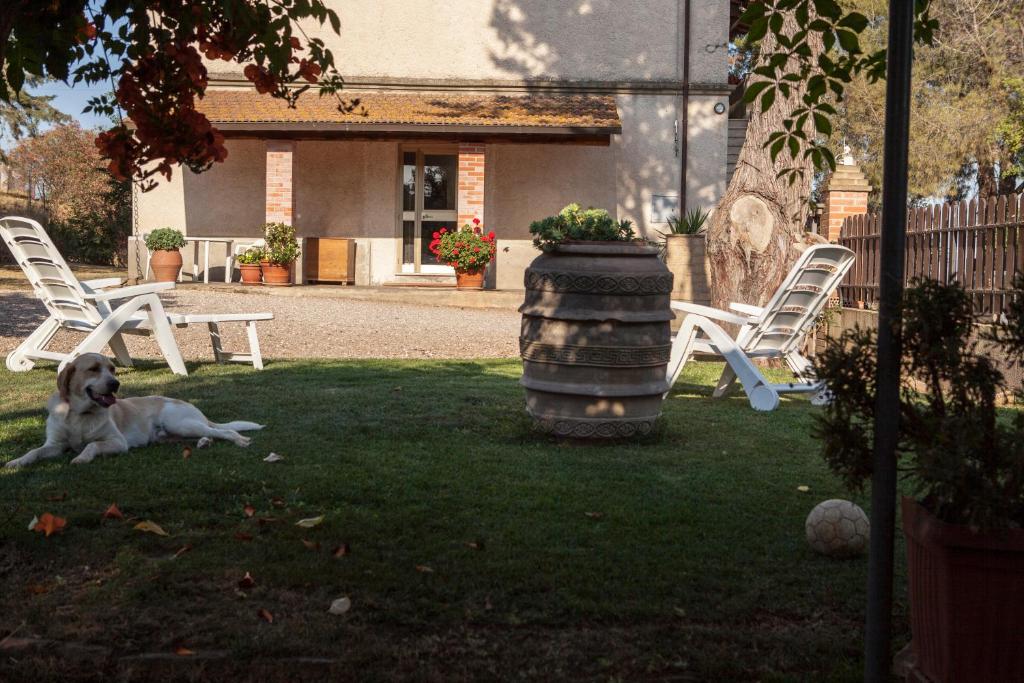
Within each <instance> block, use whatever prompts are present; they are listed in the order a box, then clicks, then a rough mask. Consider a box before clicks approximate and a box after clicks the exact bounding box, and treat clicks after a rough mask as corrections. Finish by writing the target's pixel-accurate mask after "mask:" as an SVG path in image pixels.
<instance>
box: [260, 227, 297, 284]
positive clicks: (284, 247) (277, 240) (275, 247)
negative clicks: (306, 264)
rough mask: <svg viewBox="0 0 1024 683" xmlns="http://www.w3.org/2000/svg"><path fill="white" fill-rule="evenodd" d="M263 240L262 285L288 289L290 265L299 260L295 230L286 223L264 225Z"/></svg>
mask: <svg viewBox="0 0 1024 683" xmlns="http://www.w3.org/2000/svg"><path fill="white" fill-rule="evenodd" d="M263 234H264V239H265V241H266V243H267V246H266V248H265V249H264V250H263V260H262V261H261V262H260V265H261V266H262V268H263V284H265V285H273V286H277V287H290V286H291V284H292V264H294V263H295V261H296V260H298V258H299V253H300V252H299V241H298V240H297V239H296V238H295V228H293V227H292V226H290V225H288V224H286V223H266V224H264V226H263Z"/></svg>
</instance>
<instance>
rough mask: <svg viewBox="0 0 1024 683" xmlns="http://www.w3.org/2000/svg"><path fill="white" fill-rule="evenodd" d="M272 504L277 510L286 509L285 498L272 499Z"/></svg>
mask: <svg viewBox="0 0 1024 683" xmlns="http://www.w3.org/2000/svg"><path fill="white" fill-rule="evenodd" d="M270 504H271V505H273V506H274V507H276V508H283V507H284V498H278V497H276V496H275V497H274V498H271V499H270Z"/></svg>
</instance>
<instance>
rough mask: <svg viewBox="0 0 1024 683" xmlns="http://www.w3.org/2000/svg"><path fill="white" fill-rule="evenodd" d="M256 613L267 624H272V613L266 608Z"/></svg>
mask: <svg viewBox="0 0 1024 683" xmlns="http://www.w3.org/2000/svg"><path fill="white" fill-rule="evenodd" d="M258 614H259V616H260V619H262V620H263V621H265V622H267V623H268V624H273V623H274V615H273V614H271V613H270V612H268V611H267V610H265V609H261V610H260V611H259V612H258Z"/></svg>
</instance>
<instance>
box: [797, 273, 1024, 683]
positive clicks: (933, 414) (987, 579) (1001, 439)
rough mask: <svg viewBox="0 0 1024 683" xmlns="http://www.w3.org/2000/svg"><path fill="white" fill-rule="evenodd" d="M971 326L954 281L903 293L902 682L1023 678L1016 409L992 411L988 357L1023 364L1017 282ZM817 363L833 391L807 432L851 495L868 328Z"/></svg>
mask: <svg viewBox="0 0 1024 683" xmlns="http://www.w3.org/2000/svg"><path fill="white" fill-rule="evenodd" d="M975 323H976V319H975V317H974V315H973V311H972V307H971V297H970V295H968V294H967V293H966V292H964V290H963V289H961V288H960V287H959V285H956V284H951V285H943V284H939V283H937V282H934V281H931V280H921V281H916V282H915V283H913V287H912V288H910V289H908V290H907V292H906V296H905V299H904V302H903V328H902V339H903V360H902V366H903V367H902V370H903V375H902V376H903V387H902V391H901V398H900V422H899V449H898V463H897V466H898V467H899V469H900V471H902V473H903V477H904V482H905V485H904V490H906V491H907V492H908V495H907V496H906V497H905V498H904V499H903V502H902V506H901V507H902V516H903V531H904V535H905V536H906V541H907V567H908V571H909V575H910V576H909V579H910V581H909V583H910V624H911V630H912V636H913V651H914V652H913V654H914V656H913V660H914V663H913V666H914V668H915V669H916V671H915V673H916V674H919V675H918V678H915V680H918V679H920V680H932V681H1009V680H1019V677H1020V675H1021V672H1024V647H1022V645H1024V636H1022V634H1024V609H1022V608H1021V605H1022V604H1024V413H1022V412H1021V411H1019V410H1014V409H1012V408H1000V405H999V398H1000V397H1001V396H1005V395H1006V380H1005V378H1004V376H1003V374H1002V372H1001V371H1000V369H999V368H998V367H997V364H996V361H995V360H994V358H993V356H994V355H995V353H993V352H996V353H998V354H999V355H1002V356H1003V357H1004V359H1005V361H1006V362H1007V363H1008V364H1010V365H1017V366H1018V367H1019V365H1020V363H1021V362H1022V361H1024V276H1018V278H1017V281H1016V286H1015V289H1014V292H1013V293H1012V303H1011V305H1010V307H1009V310H1008V311H1007V312H1006V318H1005V319H1004V320H1002V321H1001V322H999V323H997V324H996V325H994V326H993V327H991V328H989V329H988V331H985V330H979V327H978V326H977V325H976V324H975ZM816 365H817V370H816V371H817V375H818V377H820V378H821V379H823V380H825V382H826V383H827V384H828V386H829V387H831V388H832V391H833V393H834V400H833V402H832V403H831V404H830V405H829V406H827V407H826V409H825V414H824V415H823V416H822V417H821V418H820V422H819V424H818V427H817V430H816V432H817V436H818V437H819V438H820V439H822V442H823V445H824V455H825V459H826V461H827V462H828V464H829V466H830V467H831V469H832V470H833V471H834V472H835V473H836V474H838V475H839V476H840V477H842V478H843V480H844V481H845V482H846V483H847V484H848V485H849V486H851V487H853V488H855V489H860V488H862V487H863V486H864V484H865V482H867V481H868V480H869V479H870V477H871V474H872V462H873V458H872V453H873V447H872V444H873V432H874V408H875V373H876V369H877V365H876V358H875V333H874V331H863V330H859V329H857V330H851V331H847V332H845V333H844V334H843V335H841V336H840V338H839V339H838V340H836V341H835V342H833V343H831V344H830V345H829V347H828V348H827V349H826V350H825V351H824V352H823V353H822V354H821V355H820V356H819V357H818V359H817V363H816ZM1021 398H1024V395H1022V393H1021V391H1020V388H1019V387H1018V399H1021ZM908 680H909V679H908Z"/></svg>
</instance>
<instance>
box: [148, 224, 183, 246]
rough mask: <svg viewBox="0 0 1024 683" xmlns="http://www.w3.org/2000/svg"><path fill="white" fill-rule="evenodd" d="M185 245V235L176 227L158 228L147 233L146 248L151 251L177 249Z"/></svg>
mask: <svg viewBox="0 0 1024 683" xmlns="http://www.w3.org/2000/svg"><path fill="white" fill-rule="evenodd" d="M184 246H185V236H184V235H183V234H181V231H180V230H175V229H174V228H157V229H156V230H154V231H153V232H151V233H149V234H148V235H146V248H147V249H149V250H150V251H177V250H178V249H181V248H182V247H184Z"/></svg>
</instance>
